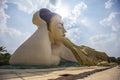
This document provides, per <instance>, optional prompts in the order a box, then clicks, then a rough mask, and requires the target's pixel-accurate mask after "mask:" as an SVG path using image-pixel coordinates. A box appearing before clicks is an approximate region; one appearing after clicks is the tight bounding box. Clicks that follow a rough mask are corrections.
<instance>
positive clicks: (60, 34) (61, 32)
mask: <svg viewBox="0 0 120 80" xmlns="http://www.w3.org/2000/svg"><path fill="white" fill-rule="evenodd" d="M50 32H51V33H52V36H53V38H54V39H55V40H57V41H61V40H62V39H63V38H64V37H65V32H66V31H65V29H64V26H63V22H62V20H61V17H60V16H59V15H55V16H53V17H52V18H51V20H50Z"/></svg>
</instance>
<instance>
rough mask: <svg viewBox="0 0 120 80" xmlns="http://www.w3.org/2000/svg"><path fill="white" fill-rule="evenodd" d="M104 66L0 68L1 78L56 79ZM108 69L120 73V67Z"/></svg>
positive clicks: (24, 79)
mask: <svg viewBox="0 0 120 80" xmlns="http://www.w3.org/2000/svg"><path fill="white" fill-rule="evenodd" d="M102 68H105V67H97V66H92V67H68V68H52V69H0V80H48V79H56V78H58V77H61V76H60V75H63V74H74V75H75V74H80V73H83V72H87V71H92V70H95V69H102ZM106 71H107V74H109V73H111V74H110V75H115V74H120V69H118V67H115V68H113V69H112V71H114V72H112V71H111V69H110V71H109V70H106ZM99 73H100V74H98V75H96V74H97V73H96V74H93V75H96V76H101V75H102V73H101V72H99ZM113 73H114V74H113ZM117 76H119V75H117ZM117 76H116V77H117ZM103 77H104V76H103ZM105 77H108V76H105ZM113 77H115V76H113ZM95 78H97V77H95ZM78 80H79V79H78ZM80 80H82V79H80ZM83 80H98V79H94V77H92V75H91V77H87V78H85V79H83ZM99 80H110V79H102V78H100V79H99ZM111 80H112V79H111ZM115 80H117V79H115Z"/></svg>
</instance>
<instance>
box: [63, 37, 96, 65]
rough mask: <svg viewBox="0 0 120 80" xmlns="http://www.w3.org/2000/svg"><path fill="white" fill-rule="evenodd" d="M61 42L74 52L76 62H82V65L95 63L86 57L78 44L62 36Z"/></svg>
mask: <svg viewBox="0 0 120 80" xmlns="http://www.w3.org/2000/svg"><path fill="white" fill-rule="evenodd" d="M63 44H64V45H65V46H66V47H67V48H69V49H70V50H71V51H72V53H73V54H74V56H75V58H76V59H77V61H78V63H80V64H83V65H84V64H85V65H94V64H95V62H94V61H93V60H92V59H91V58H89V57H87V56H86V55H85V54H84V52H82V51H81V50H80V48H79V47H78V46H76V45H75V44H73V43H72V42H71V41H70V40H68V39H67V38H64V40H63Z"/></svg>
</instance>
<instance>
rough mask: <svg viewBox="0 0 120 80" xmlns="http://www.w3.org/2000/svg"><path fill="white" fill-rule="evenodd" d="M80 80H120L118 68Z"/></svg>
mask: <svg viewBox="0 0 120 80" xmlns="http://www.w3.org/2000/svg"><path fill="white" fill-rule="evenodd" d="M78 80H79V79H78ZM80 80H120V67H118V66H117V67H114V68H112V69H108V70H105V71H102V72H98V73H95V74H93V75H90V76H88V77H86V78H84V79H80Z"/></svg>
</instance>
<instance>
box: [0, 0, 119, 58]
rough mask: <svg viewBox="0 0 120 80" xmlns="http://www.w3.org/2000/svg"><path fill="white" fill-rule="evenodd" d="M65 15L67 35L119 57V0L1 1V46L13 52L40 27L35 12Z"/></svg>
mask: <svg viewBox="0 0 120 80" xmlns="http://www.w3.org/2000/svg"><path fill="white" fill-rule="evenodd" d="M41 8H48V9H50V10H51V11H53V12H56V13H58V14H59V15H61V16H62V19H63V22H64V27H65V29H66V30H67V33H66V37H68V38H69V39H70V40H71V41H72V42H74V43H75V44H77V45H86V46H89V47H91V48H94V49H96V50H98V51H102V52H106V53H107V54H108V55H109V56H115V57H118V56H120V9H119V8H120V0H0V45H2V46H5V47H6V49H7V50H8V52H10V53H11V54H12V53H13V52H14V51H15V50H16V49H17V48H18V47H19V46H20V45H21V44H22V43H23V42H24V41H25V40H26V39H28V38H29V37H30V36H31V35H32V34H33V33H34V32H35V31H36V29H37V27H35V25H33V24H32V16H33V14H34V13H35V12H36V11H37V10H39V9H41Z"/></svg>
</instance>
